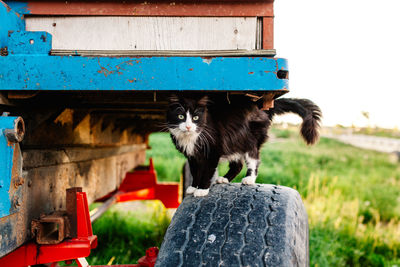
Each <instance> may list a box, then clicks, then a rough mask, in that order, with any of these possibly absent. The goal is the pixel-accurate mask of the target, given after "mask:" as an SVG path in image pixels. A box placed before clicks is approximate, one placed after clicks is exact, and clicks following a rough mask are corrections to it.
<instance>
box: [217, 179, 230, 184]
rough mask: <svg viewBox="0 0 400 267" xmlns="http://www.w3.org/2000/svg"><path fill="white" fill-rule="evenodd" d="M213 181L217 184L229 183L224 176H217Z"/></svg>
mask: <svg viewBox="0 0 400 267" xmlns="http://www.w3.org/2000/svg"><path fill="white" fill-rule="evenodd" d="M215 182H216V183H217V184H229V180H228V179H226V178H225V177H218V178H217V179H215Z"/></svg>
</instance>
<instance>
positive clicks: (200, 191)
mask: <svg viewBox="0 0 400 267" xmlns="http://www.w3.org/2000/svg"><path fill="white" fill-rule="evenodd" d="M208 192H210V189H196V191H194V193H193V196H195V197H205V196H207V195H208Z"/></svg>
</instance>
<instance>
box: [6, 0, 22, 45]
mask: <svg viewBox="0 0 400 267" xmlns="http://www.w3.org/2000/svg"><path fill="white" fill-rule="evenodd" d="M20 30H25V21H24V20H23V18H22V16H21V15H20V14H18V13H16V12H14V11H13V10H12V9H11V8H10V7H9V6H7V5H6V4H5V3H4V2H2V1H1V0H0V48H4V47H6V46H7V44H8V34H9V33H10V32H12V31H20Z"/></svg>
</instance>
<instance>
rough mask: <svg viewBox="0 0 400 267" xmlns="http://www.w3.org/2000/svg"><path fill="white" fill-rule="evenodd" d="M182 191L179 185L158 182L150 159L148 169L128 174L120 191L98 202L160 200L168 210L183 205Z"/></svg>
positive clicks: (144, 168) (143, 168)
mask: <svg viewBox="0 0 400 267" xmlns="http://www.w3.org/2000/svg"><path fill="white" fill-rule="evenodd" d="M180 191H181V190H180V185H179V183H160V182H157V173H156V171H155V169H154V164H153V160H152V159H150V164H149V166H148V167H141V168H140V169H136V170H135V171H134V172H128V173H127V174H126V176H125V179H124V180H123V181H122V183H121V185H120V186H119V188H118V190H116V191H114V192H112V193H110V194H108V195H106V196H104V197H102V198H100V199H98V200H96V201H98V202H104V201H106V200H107V199H109V198H111V197H115V198H116V201H117V202H126V201H132V200H156V199H158V200H161V202H162V203H163V204H164V206H165V207H166V208H178V206H179V204H180V203H181V194H180Z"/></svg>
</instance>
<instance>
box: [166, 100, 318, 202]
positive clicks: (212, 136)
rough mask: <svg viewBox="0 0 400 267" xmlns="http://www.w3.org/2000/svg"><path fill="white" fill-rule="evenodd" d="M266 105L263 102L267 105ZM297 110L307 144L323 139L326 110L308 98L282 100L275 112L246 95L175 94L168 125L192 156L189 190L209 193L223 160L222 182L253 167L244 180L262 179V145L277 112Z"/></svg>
mask: <svg viewBox="0 0 400 267" xmlns="http://www.w3.org/2000/svg"><path fill="white" fill-rule="evenodd" d="M261 106H262V104H261ZM288 112H292V113H295V114H298V115H299V116H300V117H302V118H303V123H302V125H301V130H300V132H301V135H302V137H303V138H304V140H305V142H306V143H307V144H314V143H315V142H316V141H317V140H318V138H319V126H320V119H321V116H322V113H321V110H320V108H319V107H318V106H317V105H315V104H314V103H313V102H311V101H310V100H308V99H290V98H279V99H277V100H275V105H274V107H273V108H270V109H269V110H261V108H260V103H257V102H254V101H252V100H251V99H250V98H249V97H247V96H244V95H234V96H231V97H230V99H227V98H226V97H222V96H218V95H217V96H210V97H209V96H207V95H203V96H201V95H200V96H190V97H185V96H183V95H172V96H171V97H170V99H169V106H168V111H167V128H168V130H169V132H170V135H171V138H172V141H173V143H174V144H175V146H176V148H177V149H178V150H179V151H180V152H181V153H183V154H184V155H185V157H186V158H187V159H188V162H189V167H190V172H191V174H192V176H193V181H192V185H191V186H189V187H188V188H187V190H186V194H193V195H194V196H195V197H201V196H206V195H207V194H208V192H209V188H210V185H211V183H212V180H213V177H214V176H215V174H217V166H218V163H219V162H220V160H224V159H225V160H227V161H228V162H229V170H228V172H227V173H226V174H225V175H224V176H222V177H214V182H216V183H229V182H230V181H232V180H233V179H234V178H235V177H236V176H237V175H238V174H239V173H240V171H241V170H242V168H243V161H244V162H245V163H246V165H247V173H246V177H244V178H243V179H242V184H245V185H252V184H254V183H255V181H256V178H257V171H258V166H259V164H260V160H259V158H260V148H261V146H262V144H263V143H264V142H266V141H267V138H268V129H269V127H270V125H271V121H272V118H273V117H274V115H279V114H283V113H288Z"/></svg>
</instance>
